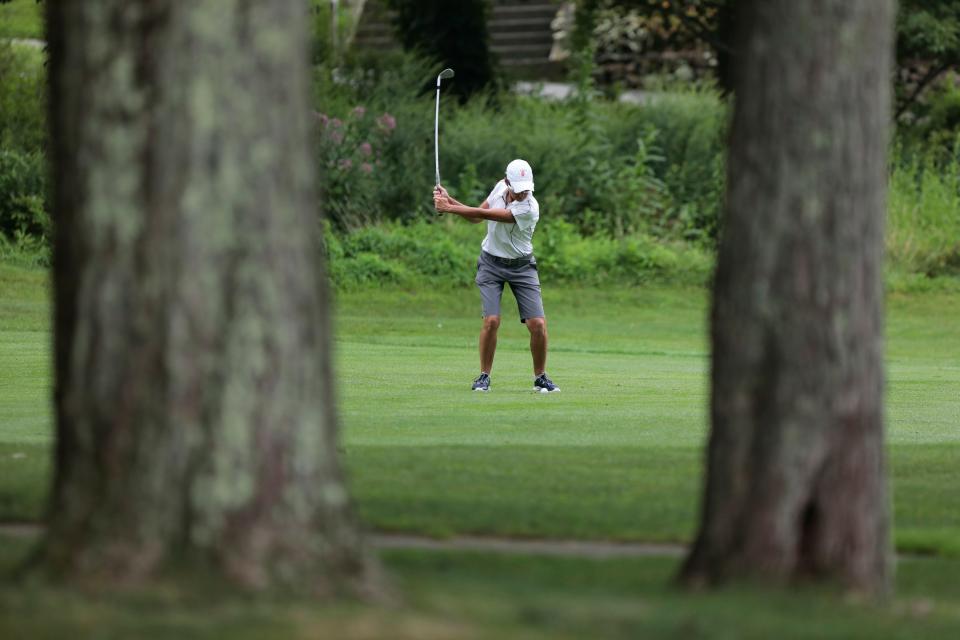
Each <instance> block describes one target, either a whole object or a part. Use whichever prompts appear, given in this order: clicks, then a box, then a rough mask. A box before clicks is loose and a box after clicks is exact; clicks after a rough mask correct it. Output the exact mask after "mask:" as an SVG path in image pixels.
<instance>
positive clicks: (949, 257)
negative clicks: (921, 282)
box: [886, 136, 960, 277]
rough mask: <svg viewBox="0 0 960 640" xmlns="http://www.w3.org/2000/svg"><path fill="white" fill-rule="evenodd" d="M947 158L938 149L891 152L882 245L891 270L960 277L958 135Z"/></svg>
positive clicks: (933, 275) (959, 150)
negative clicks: (888, 193)
mask: <svg viewBox="0 0 960 640" xmlns="http://www.w3.org/2000/svg"><path fill="white" fill-rule="evenodd" d="M952 149H953V151H952V153H951V154H950V156H948V157H947V158H946V159H943V157H942V155H943V154H942V152H941V151H940V150H939V149H938V148H936V147H932V148H928V149H927V150H926V151H922V152H916V151H914V152H912V153H908V152H906V151H904V150H903V149H902V148H898V149H897V150H896V151H895V153H894V162H893V169H892V173H891V178H890V196H889V198H890V204H889V207H888V209H889V214H888V222H887V234H886V247H887V255H888V262H889V265H890V267H891V268H892V269H895V270H900V271H906V272H910V273H923V274H926V275H927V276H929V277H936V276H941V275H960V136H958V137H956V138H955V142H954V145H953V147H952Z"/></svg>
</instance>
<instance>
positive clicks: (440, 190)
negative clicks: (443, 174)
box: [433, 184, 450, 198]
mask: <svg viewBox="0 0 960 640" xmlns="http://www.w3.org/2000/svg"><path fill="white" fill-rule="evenodd" d="M433 192H434V193H439V194H440V195H442V196H443V197H444V198H449V197H450V194H449V193H447V190H446V189H444V188H443V185H441V184H438V185H437V186H436V187H434V189H433Z"/></svg>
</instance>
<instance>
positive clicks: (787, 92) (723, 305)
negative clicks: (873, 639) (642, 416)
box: [682, 0, 894, 593]
mask: <svg viewBox="0 0 960 640" xmlns="http://www.w3.org/2000/svg"><path fill="white" fill-rule="evenodd" d="M741 4H742V5H743V6H741V7H739V8H740V9H741V11H740V13H739V16H740V18H741V24H740V27H739V28H740V36H739V39H738V42H741V43H743V47H742V49H741V51H742V52H743V53H744V55H738V56H737V57H736V59H735V63H736V69H735V86H736V101H735V107H734V115H733V125H732V130H731V137H730V152H729V162H728V167H729V175H728V192H727V208H726V221H725V227H724V229H723V237H722V240H721V246H720V249H719V257H718V260H719V262H718V267H717V274H716V282H715V285H714V298H713V309H712V341H713V365H712V367H713V368H712V374H711V375H712V405H711V413H712V415H711V418H712V431H711V434H710V443H709V452H708V470H707V478H706V490H705V494H704V502H703V513H702V521H701V526H700V531H699V535H698V537H697V540H696V543H695V545H694V548H693V550H692V552H691V555H690V557H689V558H688V559H687V561H686V564H685V566H684V568H683V571H682V578H683V579H684V580H685V581H686V582H687V583H688V584H691V585H705V584H716V583H719V582H722V581H724V580H726V579H730V578H738V577H753V578H760V579H762V580H767V581H772V582H786V581H791V580H794V579H798V578H811V579H821V578H822V579H829V580H837V581H840V582H841V583H843V584H845V585H847V586H848V587H851V588H854V589H856V590H862V591H866V592H874V593H876V592H883V591H884V590H885V589H887V587H888V584H889V580H890V573H891V559H890V546H889V545H890V542H889V531H890V515H889V505H888V496H887V489H886V479H885V463H884V451H883V404H882V400H883V362H882V356H883V346H882V292H883V288H882V264H881V261H882V250H883V221H884V214H885V211H886V181H887V170H886V165H887V143H888V125H889V122H890V102H891V96H890V77H891V76H890V70H891V55H892V47H893V37H892V35H893V34H892V24H893V22H892V21H893V11H894V7H893V2H892V0H817V1H811V2H795V1H794V0H752V1H750V0H745V1H744V2H742V3H741Z"/></svg>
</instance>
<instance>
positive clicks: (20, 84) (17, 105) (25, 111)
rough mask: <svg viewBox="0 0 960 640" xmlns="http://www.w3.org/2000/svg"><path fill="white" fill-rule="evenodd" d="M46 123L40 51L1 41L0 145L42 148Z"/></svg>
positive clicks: (42, 65)
mask: <svg viewBox="0 0 960 640" xmlns="http://www.w3.org/2000/svg"><path fill="white" fill-rule="evenodd" d="M46 123H47V113H46V71H45V69H44V54H43V51H42V50H40V49H36V48H34V47H29V46H24V45H16V44H13V43H11V42H6V41H3V40H0V148H3V149H12V150H15V151H19V152H34V151H40V150H42V149H43V148H44V146H45V143H46V139H47V124H46Z"/></svg>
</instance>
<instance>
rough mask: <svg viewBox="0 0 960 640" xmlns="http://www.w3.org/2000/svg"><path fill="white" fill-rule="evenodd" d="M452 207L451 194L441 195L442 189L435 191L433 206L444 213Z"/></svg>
mask: <svg viewBox="0 0 960 640" xmlns="http://www.w3.org/2000/svg"><path fill="white" fill-rule="evenodd" d="M449 207H450V198H449V196H445V195H441V194H440V191H439V190H437V191H434V192H433V208H434V209H436V210H437V211H439V212H441V213H443V212H445V211H449V210H450V209H449Z"/></svg>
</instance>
